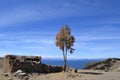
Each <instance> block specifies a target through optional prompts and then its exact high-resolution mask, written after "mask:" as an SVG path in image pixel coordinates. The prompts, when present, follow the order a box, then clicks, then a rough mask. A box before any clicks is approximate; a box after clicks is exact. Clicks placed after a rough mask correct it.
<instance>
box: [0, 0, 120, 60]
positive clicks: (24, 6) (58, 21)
mask: <svg viewBox="0 0 120 80" xmlns="http://www.w3.org/2000/svg"><path fill="white" fill-rule="evenodd" d="M119 4H120V1H119V0H0V56H4V55H6V54H15V55H40V56H42V57H44V58H62V51H61V50H60V49H59V48H58V47H56V46H55V37H56V34H57V33H58V31H59V30H60V28H61V27H62V26H64V25H66V24H67V25H69V27H70V28H71V30H72V35H73V36H75V38H76V43H75V45H74V48H75V52H74V54H72V55H71V54H69V55H68V57H69V58H108V57H120V5H119Z"/></svg>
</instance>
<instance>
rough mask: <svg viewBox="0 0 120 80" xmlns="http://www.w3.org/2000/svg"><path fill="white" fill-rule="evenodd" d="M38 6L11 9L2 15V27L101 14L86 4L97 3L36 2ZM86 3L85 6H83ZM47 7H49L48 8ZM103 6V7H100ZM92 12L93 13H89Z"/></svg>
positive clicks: (0, 23)
mask: <svg viewBox="0 0 120 80" xmlns="http://www.w3.org/2000/svg"><path fill="white" fill-rule="evenodd" d="M36 3H37V4H33V5H31V4H27V3H26V6H25V5H21V6H16V7H10V8H9V10H7V11H4V12H2V13H0V17H1V18H0V27H1V26H7V25H11V24H19V23H24V22H29V21H35V20H49V19H54V18H61V17H73V16H91V15H95V14H96V13H97V14H100V13H99V12H100V11H99V10H100V9H98V11H96V10H97V9H95V8H94V10H92V9H93V8H92V7H90V6H89V5H88V6H87V5H85V4H92V5H93V3H95V4H98V3H99V2H97V1H94V2H92V1H90V2H89V1H88V0H85V1H73V2H72V0H71V1H69V2H68V1H63V2H62V1H59V2H56V1H55V2H53V1H52V2H51V1H47V2H45V3H44V4H41V2H36ZM83 3H85V4H83ZM46 5H47V6H46ZM99 6H101V5H99ZM89 10H92V11H91V12H89V14H88V11H89Z"/></svg>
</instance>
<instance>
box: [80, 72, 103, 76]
mask: <svg viewBox="0 0 120 80" xmlns="http://www.w3.org/2000/svg"><path fill="white" fill-rule="evenodd" d="M79 73H81V74H91V75H102V74H103V73H97V72H79Z"/></svg>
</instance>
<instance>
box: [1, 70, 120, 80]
mask: <svg viewBox="0 0 120 80" xmlns="http://www.w3.org/2000/svg"><path fill="white" fill-rule="evenodd" d="M10 78H13V80H19V79H17V78H15V77H13V76H12V75H10V76H9V77H5V76H3V75H2V70H0V80H9V79H10ZM29 80H120V72H104V71H98V70H79V71H78V73H74V72H60V73H50V74H41V75H38V74H33V75H30V77H29Z"/></svg>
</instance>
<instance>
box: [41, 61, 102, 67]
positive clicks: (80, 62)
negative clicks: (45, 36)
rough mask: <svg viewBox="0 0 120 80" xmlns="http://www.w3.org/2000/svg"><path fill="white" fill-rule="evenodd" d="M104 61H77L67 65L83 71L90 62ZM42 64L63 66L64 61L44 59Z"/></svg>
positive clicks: (69, 62)
mask: <svg viewBox="0 0 120 80" xmlns="http://www.w3.org/2000/svg"><path fill="white" fill-rule="evenodd" d="M101 60H102V59H77V60H72V59H70V60H67V65H68V66H69V67H72V68H77V69H82V68H85V66H86V64H87V63H89V62H99V61H101ZM42 63H45V64H48V65H56V66H62V65H63V64H64V61H63V60H62V59H42Z"/></svg>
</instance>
